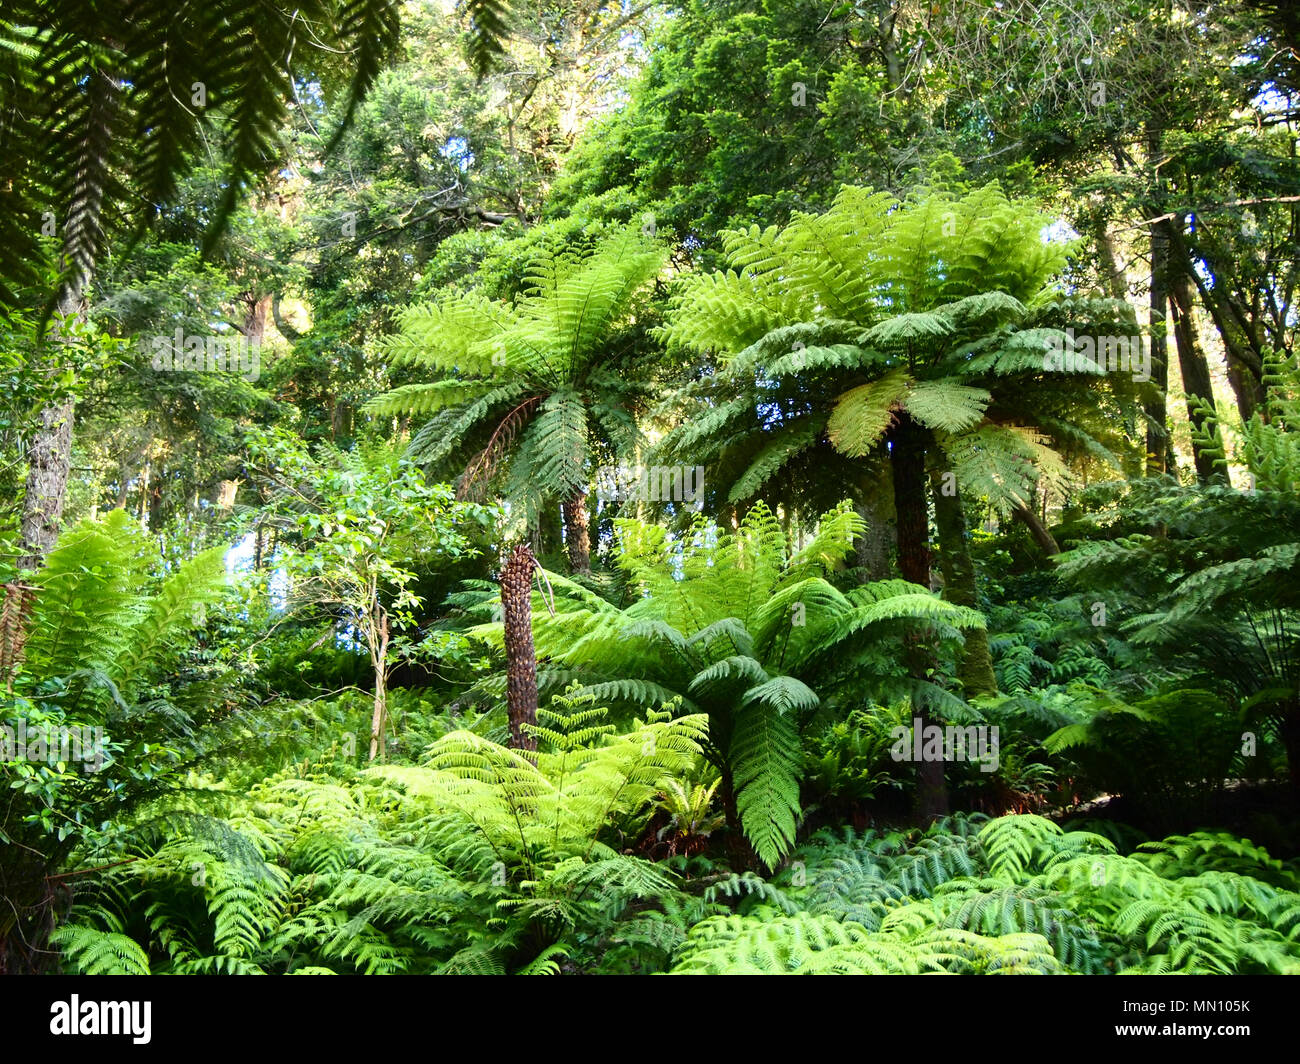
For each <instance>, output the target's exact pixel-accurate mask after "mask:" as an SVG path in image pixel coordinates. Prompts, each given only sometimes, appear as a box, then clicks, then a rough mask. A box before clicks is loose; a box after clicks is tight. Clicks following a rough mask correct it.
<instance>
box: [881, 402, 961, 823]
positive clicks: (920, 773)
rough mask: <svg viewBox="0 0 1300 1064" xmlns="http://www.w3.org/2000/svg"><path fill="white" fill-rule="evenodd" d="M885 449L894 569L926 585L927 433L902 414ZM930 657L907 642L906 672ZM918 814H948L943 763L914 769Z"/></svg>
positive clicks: (922, 714) (922, 713)
mask: <svg viewBox="0 0 1300 1064" xmlns="http://www.w3.org/2000/svg"><path fill="white" fill-rule="evenodd" d="M891 443H892V446H891V447H890V450H889V457H890V467H891V470H892V472H893V475H894V510H895V512H896V514H897V516H898V568H899V572H900V573H901V575H902V577H903V579H904V580H910V581H911V582H912V583H914V584H920V585H921V586H922V587H929V586H930V508H929V500H928V499H927V498H926V474H925V454H926V449H927V447H928V446H929V444H930V433H929V432H928V431H927V430H926V429H925V428H924V427H922V426H921V425H918V424H917V423H916V422H915V421H913V420H912V419H911V417H909V416H908V415H907V414H906V413H903V414H901V415H899V422H898V425H897V427H896V428H895V429H894V431H893V434H892V440H891ZM933 657H934V655H933V652H932V650H931V648H930V647H929V646H927V644H926V640H925V637H924V636H922V635H918V636H916V637H915V638H914V639H912V640H911V641H910V646H909V648H908V660H907V667H908V669H909V671H910V672H911V673H912V675H913V676H914V677H916V678H917V679H918V680H920V679H924V678H925V677H926V675H927V673H928V672H929V671H930V668H931V666H932V665H933ZM913 715H914V718H915V721H916V726H917V727H918V728H921V729H924V728H925V727H926V726H927V725H928V724H929V720H930V718H929V712H928V707H927V706H925V705H916V706H914V707H913ZM916 780H917V789H916V811H917V815H918V816H920V817H921V819H922V820H923V821H929V820H932V819H934V818H935V817H938V816H943V815H944V814H945V813H947V812H948V788H947V785H946V784H945V783H944V778H943V762H941V761H922V762H921V763H920V764H918V765H917V769H916Z"/></svg>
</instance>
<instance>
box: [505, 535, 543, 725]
mask: <svg viewBox="0 0 1300 1064" xmlns="http://www.w3.org/2000/svg"><path fill="white" fill-rule="evenodd" d="M535 564H536V563H535V561H534V559H533V552H532V551H531V550H529V549H528V544H526V543H517V544H515V546H514V548H513V549H512V550H511V551H510V555H509V556H508V557H507V559H506V562H505V564H504V565H503V566H502V567H501V620H502V626H503V628H504V634H505V650H506V713H507V716H508V717H509V720H510V745H511V746H512V747H514V748H515V749H516V750H536V749H537V739H536V737H535V736H534V735H532V734H531V732H529V731H528V727H527V726H535V725H536V724H537V652H536V650H535V649H534V646H533V613H532V587H533V566H534V565H535Z"/></svg>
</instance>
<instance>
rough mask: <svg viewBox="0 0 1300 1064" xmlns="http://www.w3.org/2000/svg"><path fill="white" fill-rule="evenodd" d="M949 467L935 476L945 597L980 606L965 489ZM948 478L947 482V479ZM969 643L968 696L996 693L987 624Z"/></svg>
mask: <svg viewBox="0 0 1300 1064" xmlns="http://www.w3.org/2000/svg"><path fill="white" fill-rule="evenodd" d="M946 471H947V470H942V469H936V470H935V471H934V474H933V476H932V486H933V489H934V523H935V525H936V526H937V527H938V529H939V546H940V548H941V549H940V554H939V564H940V566H941V568H942V569H943V588H944V593H943V597H944V598H945V599H947V600H948V601H949V602H953V603H956V604H957V605H958V606H969V607H970V608H971V609H978V608H979V589H978V587H977V586H976V583H975V563H974V561H973V560H972V559H971V556H970V547H969V545H968V542H967V533H966V513H965V510H964V508H963V507H962V501H961V493H960V492H959V491H958V490H957V487H956V485H955V484H954V483H953V482H952V479H951V478H945V477H944V476H943V473H944V472H946ZM945 480H946V481H947V483H945ZM965 635H966V647H965V649H964V651H963V653H962V660H961V672H960V674H959V675H960V677H961V682H962V686H963V688H964V690H965V694H966V697H968V698H970V697H972V696H976V695H991V694H995V693H996V692H997V689H998V681H997V677H996V676H995V675H994V672H993V657H992V655H991V654H990V653H989V634H988V632H986V631H985V630H984V629H983V628H972V629H970V630H968V631H967V632H966V633H965Z"/></svg>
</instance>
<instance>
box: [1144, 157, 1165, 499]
mask: <svg viewBox="0 0 1300 1064" xmlns="http://www.w3.org/2000/svg"><path fill="white" fill-rule="evenodd" d="M1159 151H1160V134H1159V132H1158V131H1157V132H1155V133H1153V134H1152V152H1153V153H1156V152H1159ZM1157 158H1158V156H1156V155H1154V154H1153V161H1154V160H1156V159H1157ZM1168 265H1169V239H1168V235H1167V233H1166V232H1165V231H1164V229H1163V228H1162V227H1161V226H1158V225H1157V226H1153V227H1152V229H1151V301H1150V312H1149V318H1148V320H1149V321H1150V324H1151V380H1152V382H1153V383H1154V384H1155V386H1156V390H1157V394H1156V395H1155V396H1154V397H1152V398H1151V399H1148V400H1147V401H1146V403H1145V408H1146V415H1147V474H1148V475H1149V476H1150V475H1155V474H1159V473H1165V472H1168V471H1169V463H1168V460H1167V452H1168V448H1169V431H1168V426H1167V424H1166V420H1167V417H1168V411H1167V409H1166V404H1165V393H1166V391H1167V390H1168V388H1169V337H1168V327H1167V324H1166V322H1167V319H1168V316H1169V293H1168V289H1167V288H1166V276H1167V270H1168Z"/></svg>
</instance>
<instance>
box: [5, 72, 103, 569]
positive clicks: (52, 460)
mask: <svg viewBox="0 0 1300 1064" xmlns="http://www.w3.org/2000/svg"><path fill="white" fill-rule="evenodd" d="M86 89H87V92H89V93H90V95H91V103H90V110H91V118H90V120H89V123H88V129H87V136H86V140H85V150H84V153H83V154H82V155H81V156H80V157H79V158H78V159H77V163H76V166H77V181H76V182H75V187H76V188H77V194H76V196H75V197H74V199H73V202H72V204H71V205H70V206H71V209H72V210H71V216H70V220H71V219H72V218H75V220H76V221H75V224H76V225H77V227H78V231H77V232H76V233H75V234H74V233H73V232H72V230H71V227H69V229H68V230H66V231H65V232H64V256H63V258H64V261H65V262H68V263H70V264H71V270H70V271H69V273H68V274H67V276H66V277H65V279H64V281H63V284H62V286H61V288H60V289H59V294H58V299H57V300H56V301H55V311H54V313H55V315H56V318H55V323H54V329H53V331H52V337H51V339H53V340H54V342H55V343H59V342H61V341H62V337H63V330H64V328H65V322H66V321H67V320H68V319H70V318H72V317H74V316H76V317H79V318H80V317H84V315H85V307H84V306H83V305H82V301H83V299H84V297H85V294H86V289H87V287H88V286H89V285H90V278H91V275H92V274H93V273H94V269H95V245H96V244H97V243H98V241H97V240H94V239H91V240H90V241H89V246H87V244H86V241H85V240H84V239H83V238H84V237H85V234H86V233H87V232H89V233H90V234H92V235H98V234H99V233H100V231H101V230H100V213H101V210H102V208H103V201H104V181H103V172H102V166H101V157H102V156H103V155H104V153H105V152H106V149H107V145H108V143H109V141H110V140H111V138H112V132H113V122H114V118H115V117H116V112H117V103H118V94H119V93H120V91H121V84H120V83H119V82H118V80H117V78H116V77H115V76H114V75H113V74H112V73H111V72H110V71H107V70H103V69H96V70H93V71H91V73H90V76H89V78H88V80H87V81H86ZM74 237H75V238H76V240H77V241H78V242H79V243H80V247H78V248H75V249H74V246H73V244H72V243H70V241H71V240H72V239H73V238H74ZM74 250H75V254H74V253H73V252H74ZM51 372H52V375H53V374H57V372H58V367H57V366H54V367H51ZM74 411H75V406H74V403H73V400H72V399H65V400H63V401H62V402H60V403H58V404H56V405H54V406H49V407H46V408H45V409H44V410H42V411H41V421H40V425H39V426H38V427H37V429H36V431H35V433H33V434H32V441H31V445H30V447H28V450H27V460H28V465H27V484H26V490H25V491H24V493H23V514H22V522H21V526H20V533H21V539H20V553H19V558H18V566H19V568H20V569H36V568H38V567H39V566H40V564H41V562H42V561H43V560H44V558H45V555H46V554H48V553H49V551H50V548H51V547H53V546H54V543H55V541H56V540H57V539H58V537H59V526H60V524H61V523H62V521H63V501H64V499H65V497H66V496H67V491H68V469H69V467H70V466H71V464H72V419H73V414H74Z"/></svg>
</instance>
